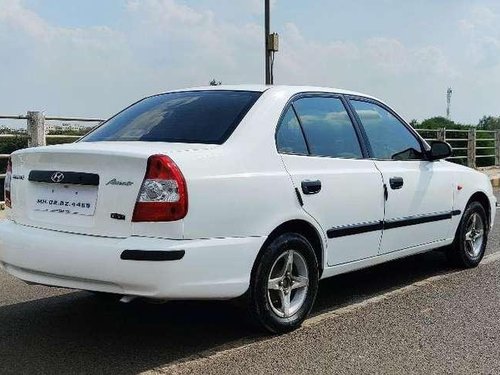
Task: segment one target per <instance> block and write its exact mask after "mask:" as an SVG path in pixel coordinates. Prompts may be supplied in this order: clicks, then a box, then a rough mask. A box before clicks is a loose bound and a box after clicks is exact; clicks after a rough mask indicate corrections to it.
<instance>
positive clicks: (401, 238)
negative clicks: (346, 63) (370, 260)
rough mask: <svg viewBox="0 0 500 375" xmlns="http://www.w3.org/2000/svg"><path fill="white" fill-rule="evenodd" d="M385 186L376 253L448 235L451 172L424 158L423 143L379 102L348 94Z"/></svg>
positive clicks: (423, 242)
mask: <svg viewBox="0 0 500 375" xmlns="http://www.w3.org/2000/svg"><path fill="white" fill-rule="evenodd" d="M349 102H350V104H351V105H352V108H353V109H354V112H355V113H356V115H357V117H358V120H359V121H360V122H361V124H362V126H363V130H364V132H365V134H366V137H367V140H368V146H369V147H370V152H371V155H372V156H373V159H374V161H375V164H376V166H377V168H378V169H379V170H380V171H381V173H382V176H383V179H384V184H385V187H386V189H387V195H386V196H387V200H386V202H385V217H384V233H383V236H382V242H381V246H380V253H381V254H383V253H390V252H393V251H397V250H402V249H407V248H412V247H415V246H419V245H424V244H429V243H433V242H437V241H440V240H443V239H446V238H448V233H449V230H450V227H451V217H452V214H453V213H452V207H453V176H451V174H450V172H449V171H448V170H447V168H445V167H443V163H442V162H439V161H437V162H430V161H427V160H425V157H424V150H423V144H422V143H421V142H420V140H419V138H418V137H417V136H416V135H415V134H414V133H413V131H412V130H411V129H410V128H409V127H408V126H407V125H405V124H404V122H403V121H401V120H400V119H399V118H398V117H397V116H396V114H395V113H394V112H392V111H391V110H390V109H389V108H387V107H385V106H383V105H382V104H380V103H378V102H375V101H372V100H368V99H364V98H357V99H354V98H351V99H350V101H349Z"/></svg>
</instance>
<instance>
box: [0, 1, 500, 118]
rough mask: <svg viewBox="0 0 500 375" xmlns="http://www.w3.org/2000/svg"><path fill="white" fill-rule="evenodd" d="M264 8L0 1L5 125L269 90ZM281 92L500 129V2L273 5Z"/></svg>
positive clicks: (0, 93) (0, 106)
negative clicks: (209, 90) (197, 89)
mask: <svg viewBox="0 0 500 375" xmlns="http://www.w3.org/2000/svg"><path fill="white" fill-rule="evenodd" d="M263 16H264V15H263V0H106V1H103V0H66V1H60V0H0V114H22V113H26V111H27V110H43V111H45V112H46V114H47V115H53V116H87V117H100V118H107V117H109V116H111V115H112V114H114V113H116V112H117V111H119V110H120V109H122V108H123V107H125V106H127V105H129V104H130V103H132V102H134V101H136V100H138V99H140V98H142V97H144V96H146V95H150V94H154V93H158V92H163V91H167V90H170V89H176V88H184V87H191V86H200V85H206V84H208V82H209V81H210V80H211V79H212V78H216V79H217V80H220V81H222V82H223V83H226V84H240V83H262V82H263V77H264V66H263V65H264V47H263V39H264V36H263V32H264V31H263ZM271 19H272V21H271V29H272V31H273V32H277V33H278V34H279V35H280V51H279V52H278V53H277V54H276V57H275V70H274V76H275V83H276V84H301V85H319V86H329V87H338V88H344V89H349V90H354V91H360V92H363V93H367V94H370V95H373V96H376V97H378V98H380V99H382V100H383V101H385V102H386V103H388V104H389V105H390V106H391V107H393V108H394V109H395V110H396V111H398V112H399V113H400V114H401V115H402V116H403V117H404V118H406V119H407V120H408V121H410V120H412V119H417V120H423V119H425V118H428V117H432V116H437V115H444V114H445V111H446V90H447V88H448V87H452V88H453V97H452V105H451V119H452V120H455V121H457V122H462V123H470V124H476V123H477V122H478V120H479V119H480V118H481V117H482V116H484V115H493V116H500V1H498V0H468V1H462V0H377V1H373V0H352V1H345V0H309V1H306V0H274V1H272V15H271Z"/></svg>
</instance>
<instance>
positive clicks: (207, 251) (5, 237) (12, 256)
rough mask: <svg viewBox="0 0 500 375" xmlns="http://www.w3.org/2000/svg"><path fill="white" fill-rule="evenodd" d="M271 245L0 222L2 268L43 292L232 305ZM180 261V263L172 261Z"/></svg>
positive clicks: (257, 240) (249, 239)
mask: <svg viewBox="0 0 500 375" xmlns="http://www.w3.org/2000/svg"><path fill="white" fill-rule="evenodd" d="M264 241H265V237H245V238H220V239H219V238H217V239H199V240H168V239H158V238H144V237H129V238H124V239H120V238H105V237H93V236H85V235H78V234H69V233H60V232H55V231H50V230H44V229H37V228H32V227H26V226H23V225H19V224H16V223H14V222H12V221H9V220H5V221H2V222H0V265H1V266H2V267H3V268H4V269H5V270H6V271H7V272H8V273H10V274H11V275H13V276H15V277H18V278H19V279H22V280H25V281H28V282H32V283H37V284H44V285H52V286H59V287H65V288H73V289H84V290H93V291H101V292H107V293H116V294H123V295H133V296H143V297H151V298H168V299H228V298H233V297H238V296H240V295H242V294H243V293H245V291H246V290H247V288H248V286H249V282H250V273H251V269H252V266H253V263H254V260H255V258H256V256H257V253H258V251H259V249H260V247H261V246H262V244H263V243H264ZM125 250H135V251H138V252H137V253H138V254H141V257H144V254H145V253H146V252H148V251H154V252H155V254H156V255H157V254H163V255H164V254H168V255H167V256H166V257H165V256H162V257H160V258H161V259H155V260H144V259H142V260H129V259H121V257H122V254H123V252H124V251H125ZM182 251H184V253H182ZM181 253H182V257H181V258H180V259H177V258H179V256H173V257H171V256H169V255H171V254H177V255H178V254H181ZM125 258H127V257H125ZM153 258H155V256H153ZM170 258H173V259H170ZM146 259H149V258H148V257H147V253H146Z"/></svg>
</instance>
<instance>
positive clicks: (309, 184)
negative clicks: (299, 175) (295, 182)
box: [300, 180, 321, 194]
mask: <svg viewBox="0 0 500 375" xmlns="http://www.w3.org/2000/svg"><path fill="white" fill-rule="evenodd" d="M300 185H301V187H302V192H303V193H304V194H317V193H319V191H320V190H321V181H320V180H315V181H310V180H305V181H302V182H301V184H300Z"/></svg>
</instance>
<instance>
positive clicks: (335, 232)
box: [276, 95, 384, 266]
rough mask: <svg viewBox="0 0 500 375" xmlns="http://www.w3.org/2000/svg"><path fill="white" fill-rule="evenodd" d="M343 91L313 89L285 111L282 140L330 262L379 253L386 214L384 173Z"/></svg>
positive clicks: (281, 148)
mask: <svg viewBox="0 0 500 375" xmlns="http://www.w3.org/2000/svg"><path fill="white" fill-rule="evenodd" d="M359 137H360V134H359V129H357V128H356V127H355V126H354V125H353V122H352V121H351V118H350V116H349V114H348V112H347V111H346V108H345V106H344V102H343V100H342V99H341V98H339V97H334V96H324V95H319V96H318V95H316V96H314V95H312V96H311V95H309V96H307V97H301V98H298V99H296V100H295V101H294V102H293V103H292V104H290V106H289V107H288V109H287V111H286V112H285V114H284V116H283V118H282V120H281V122H280V125H279V128H278V132H277V136H276V138H277V146H278V151H279V152H280V154H281V157H282V159H283V163H284V165H285V168H286V170H287V171H288V173H289V174H290V176H291V178H292V181H293V184H294V185H295V187H296V189H297V190H298V193H299V194H300V196H301V199H302V201H303V209H304V210H305V211H306V212H307V213H309V214H310V215H311V216H312V217H313V218H314V219H315V220H316V221H317V222H318V223H319V224H320V226H321V227H322V228H323V230H324V232H326V233H327V237H328V249H327V254H328V255H327V257H328V259H327V261H328V265H330V266H332V265H337V264H342V263H347V262H352V261H356V260H359V259H364V258H369V257H373V256H376V255H377V253H378V249H379V244H380V239H381V234H382V227H381V224H382V220H383V215H384V191H383V184H382V177H381V174H380V172H379V171H378V169H377V168H376V166H375V164H374V162H373V161H371V160H369V159H364V155H363V151H362V148H361V146H360V142H359Z"/></svg>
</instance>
